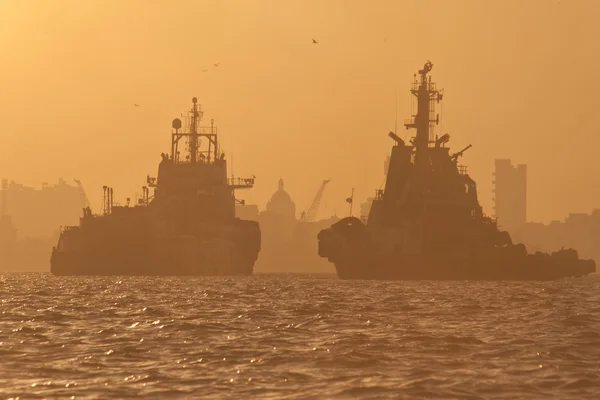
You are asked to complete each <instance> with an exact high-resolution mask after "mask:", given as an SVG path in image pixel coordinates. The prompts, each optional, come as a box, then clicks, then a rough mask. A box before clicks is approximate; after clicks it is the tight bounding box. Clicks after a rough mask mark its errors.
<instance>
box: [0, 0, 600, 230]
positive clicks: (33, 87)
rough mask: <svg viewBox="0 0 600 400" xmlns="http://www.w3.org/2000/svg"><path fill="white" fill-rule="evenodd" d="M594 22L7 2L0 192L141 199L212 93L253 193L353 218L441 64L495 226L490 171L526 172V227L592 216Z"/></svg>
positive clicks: (103, 1)
mask: <svg viewBox="0 0 600 400" xmlns="http://www.w3.org/2000/svg"><path fill="white" fill-rule="evenodd" d="M599 15H600V2H598V1H595V0H562V1H560V0H528V1H522V0H502V1H496V0H485V1H483V0H481V1H480V0H437V1H436V0H428V1H416V0H404V1H402V0H387V1H384V0H378V1H369V2H367V1H362V0H357V1H349V0H348V1H341V0H340V1H337V0H327V1H323V0H297V1H296V0H286V1H281V0H272V1H267V0H262V1H258V0H255V1H252V0H246V1H244V0H238V1H231V0H230V1H227V0H214V1H209V0H205V1H202V0H195V1H194V0H176V1H166V0H85V1H81V0H53V1H36V0H0V53H1V54H2V56H1V57H0V176H3V177H7V178H10V179H14V180H16V181H19V182H21V183H24V184H27V185H39V184H40V183H41V182H42V181H49V182H54V181H56V179H57V178H59V177H63V178H64V179H66V180H71V179H72V178H78V179H81V180H82V181H83V183H84V186H85V187H86V190H87V193H88V197H89V198H90V201H91V202H92V205H98V204H99V203H100V201H99V200H100V197H101V195H102V189H101V186H102V185H105V184H107V185H111V186H113V187H114V189H115V197H116V198H117V200H119V198H122V199H121V200H123V199H124V198H125V197H129V196H133V195H134V193H136V192H138V193H139V192H140V189H139V188H140V187H141V186H142V185H143V184H144V183H145V177H146V174H148V173H150V174H155V173H156V169H157V164H158V162H159V160H160V153H161V152H166V151H168V150H169V140H170V136H169V135H170V132H171V130H170V124H171V120H172V119H173V118H175V117H178V116H179V115H180V113H181V112H182V111H184V110H186V109H187V108H189V106H190V100H191V98H192V97H193V96H197V97H198V99H199V101H200V102H201V103H202V104H203V107H204V111H205V117H206V120H207V122H208V120H210V118H214V119H215V120H216V123H217V125H218V126H219V130H220V133H221V142H222V146H223V148H224V150H225V152H226V154H227V156H228V158H229V159H230V160H231V155H232V154H233V161H234V172H235V174H236V175H238V174H239V175H250V174H255V175H256V176H257V184H256V187H255V188H254V189H252V190H250V191H246V192H240V193H238V197H240V198H245V199H246V201H247V202H250V203H256V204H258V205H259V206H260V207H264V204H265V203H266V201H267V200H268V198H269V196H270V195H271V193H272V192H273V191H274V190H275V189H276V187H277V180H278V179H279V178H280V177H283V178H284V180H285V182H286V189H287V190H288V192H289V193H290V194H291V195H292V197H293V198H294V199H295V201H296V205H297V208H298V209H299V210H303V209H306V208H308V206H309V205H310V202H311V201H312V198H313V197H314V195H315V193H316V191H317V189H318V187H319V184H320V182H321V181H322V180H323V179H332V181H331V184H330V186H329V188H328V192H327V193H326V194H325V198H324V200H323V203H322V207H323V210H322V212H321V214H320V215H321V216H325V215H327V214H331V213H333V212H334V211H335V212H337V214H338V215H345V214H346V213H347V212H348V210H347V205H346V204H345V203H344V198H345V197H347V196H348V195H349V194H350V191H351V188H352V187H354V188H356V199H357V200H361V201H362V200H364V199H365V198H366V197H367V196H370V195H372V193H373V192H374V190H375V189H377V188H379V187H380V186H381V184H382V182H383V178H384V177H383V162H384V158H385V156H386V154H387V153H388V152H389V150H390V146H391V145H392V141H391V140H390V139H389V138H388V137H387V136H386V135H387V133H388V132H389V131H390V130H393V128H394V121H395V101H396V100H395V98H396V93H398V119H399V121H400V125H401V123H402V121H403V120H404V119H405V118H407V117H408V116H409V114H410V94H409V92H408V89H409V85H410V83H411V80H412V75H413V73H414V72H416V71H417V70H418V69H419V68H420V67H422V65H423V63H424V62H425V61H426V60H428V59H429V60H431V61H432V62H433V63H434V69H433V79H434V81H436V82H437V83H438V86H439V87H443V88H444V89H445V101H444V106H443V131H444V132H449V133H450V134H451V136H452V142H451V145H452V146H453V148H455V149H456V150H460V149H461V148H463V147H465V146H466V145H467V144H472V145H473V148H472V149H471V150H469V151H468V152H467V153H466V154H465V156H464V158H463V159H462V162H463V163H465V164H467V165H468V166H469V172H470V174H471V176H472V177H473V178H474V179H475V180H476V181H477V182H478V186H479V196H480V199H481V202H482V204H483V206H484V209H485V210H486V211H487V212H488V213H490V214H491V213H492V209H491V205H492V183H491V181H492V170H493V160H494V159H495V158H511V159H513V161H514V162H515V163H525V164H528V169H529V171H528V183H529V188H528V196H529V203H528V214H529V215H528V219H529V220H533V221H549V220H552V219H562V218H564V217H565V216H566V215H567V214H568V213H569V212H589V211H591V209H593V208H595V207H600V190H599V189H598V185H597V183H598V176H599V175H600V163H598V162H596V159H597V152H598V148H597V147H598V145H600V139H599V138H598V136H599V135H600V130H599V129H598V128H597V127H598V123H597V121H596V119H595V116H596V111H597V109H598V105H599V103H600V100H598V93H599V92H600V90H599V89H600V67H599V64H598V62H599V61H600V41H599V40H598V38H599V37H600V24H599V23H598V21H597V19H598V16H599ZM312 38H316V39H317V40H318V41H319V44H318V45H313V44H312V43H311V39H312ZM213 63H220V65H219V66H218V67H217V68H215V67H213ZM203 69H208V71H207V72H206V73H203V72H201V71H202V70H203ZM134 103H137V104H139V105H140V107H139V108H138V107H134V106H133V104H134ZM399 133H400V136H404V135H405V134H406V132H405V131H400V132H399Z"/></svg>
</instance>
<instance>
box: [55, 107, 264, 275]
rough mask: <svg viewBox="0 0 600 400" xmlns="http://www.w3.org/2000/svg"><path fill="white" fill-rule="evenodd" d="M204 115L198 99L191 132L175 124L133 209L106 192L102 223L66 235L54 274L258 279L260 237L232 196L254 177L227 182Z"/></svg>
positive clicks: (91, 221)
mask: <svg viewBox="0 0 600 400" xmlns="http://www.w3.org/2000/svg"><path fill="white" fill-rule="evenodd" d="M202 115H203V113H202V110H201V108H200V106H199V105H198V103H197V99H196V98H194V99H193V106H192V109H191V110H190V111H189V112H188V113H187V115H186V118H185V122H186V124H185V125H186V126H185V127H182V125H183V124H182V121H181V120H180V119H175V120H173V125H172V127H173V132H172V134H171V153H170V154H164V153H163V154H161V156H162V160H161V161H160V164H159V166H158V175H157V177H156V178H152V177H150V176H148V178H147V185H146V186H144V187H142V193H143V195H142V197H141V198H140V199H136V200H137V201H136V202H135V204H130V200H129V199H128V200H127V203H126V204H125V205H117V204H115V203H114V201H113V190H112V188H110V187H104V201H103V211H102V213H101V214H100V215H93V214H92V212H91V210H90V208H89V207H86V208H85V209H84V210H83V216H82V217H81V219H80V223H79V226H68V227H63V228H62V229H61V233H60V237H59V239H58V244H57V245H56V247H54V249H53V251H52V256H51V260H50V269H51V271H52V273H53V274H55V275H251V274H252V271H253V267H254V263H255V261H256V259H257V257H258V253H259V251H260V244H261V235H260V229H259V226H258V223H257V222H255V221H246V220H242V219H239V218H236V217H235V204H236V202H238V200H236V199H235V196H234V191H235V190H236V189H244V188H251V187H252V186H253V185H254V177H251V178H245V179H242V178H237V179H236V178H233V177H231V178H228V176H227V163H226V160H225V155H224V153H221V149H220V146H219V141H218V136H217V128H216V126H214V124H213V122H212V121H211V125H210V126H200V121H201V119H202ZM182 139H183V140H182ZM151 189H153V194H152V195H151V194H150V190H151Z"/></svg>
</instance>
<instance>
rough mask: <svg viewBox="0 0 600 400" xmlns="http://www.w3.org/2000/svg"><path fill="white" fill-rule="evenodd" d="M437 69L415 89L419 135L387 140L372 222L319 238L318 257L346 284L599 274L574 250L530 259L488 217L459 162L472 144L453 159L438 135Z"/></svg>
mask: <svg viewBox="0 0 600 400" xmlns="http://www.w3.org/2000/svg"><path fill="white" fill-rule="evenodd" d="M432 67H433V64H432V63H431V62H427V63H425V65H424V67H423V69H421V70H420V71H419V73H418V74H415V78H414V81H413V84H412V86H411V89H410V92H411V94H413V95H414V98H416V103H417V105H416V106H417V107H416V109H417V113H416V114H415V115H412V116H411V118H410V119H408V120H407V122H406V123H405V127H406V128H407V129H415V130H416V135H415V136H414V137H413V138H412V139H411V140H410V142H405V141H404V140H403V139H402V138H400V137H399V136H398V135H397V134H396V132H390V133H389V136H390V137H391V139H393V141H394V142H395V144H394V145H393V147H392V152H391V155H390V158H389V164H388V166H387V178H386V183H385V188H384V189H380V190H377V191H376V195H375V197H374V199H373V201H372V203H371V208H370V211H369V215H368V217H367V218H366V220H364V221H363V220H361V219H358V218H353V217H348V218H345V219H342V220H340V221H339V222H337V223H335V224H333V225H332V226H331V227H330V228H327V229H324V230H322V231H321V232H319V234H318V236H317V240H318V246H319V247H318V253H319V255H320V256H321V257H325V258H327V259H328V260H329V261H330V262H332V263H333V264H334V265H335V268H336V271H337V274H338V276H339V277H340V278H344V279H399V280H403V279H406V280H412V279H416V280H421V279H432V280H551V279H560V278H564V277H578V276H582V275H587V274H591V273H594V272H595V270H596V265H595V262H594V261H593V260H582V259H580V258H579V257H578V255H577V251H576V250H574V249H560V250H558V251H555V252H553V253H550V254H547V253H540V252H536V253H534V254H528V252H527V249H526V248H525V246H524V245H523V244H521V243H513V241H512V238H511V237H510V235H509V234H508V232H506V231H502V230H501V229H500V227H499V226H498V221H497V220H496V219H494V218H491V217H488V216H486V215H485V214H484V213H483V209H482V207H481V206H480V204H479V201H478V198H477V185H476V183H475V181H474V180H473V179H472V178H471V177H470V176H469V174H468V173H467V168H466V166H464V165H460V164H459V163H458V161H459V159H460V158H461V157H462V156H463V154H464V153H465V151H467V150H468V149H469V148H470V147H471V145H468V146H466V147H465V148H463V149H462V150H460V151H458V152H456V153H451V152H450V148H449V147H447V143H448V142H449V140H450V135H449V134H448V133H444V134H442V135H435V134H434V128H435V126H436V125H437V124H438V123H439V115H438V114H436V113H435V105H436V104H437V103H438V102H440V101H441V100H442V95H443V91H442V90H438V89H437V87H436V85H435V83H433V82H432V81H431V77H430V76H429V72H430V71H431V69H432ZM349 200H350V203H351V201H352V199H349Z"/></svg>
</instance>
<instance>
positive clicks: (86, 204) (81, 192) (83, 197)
mask: <svg viewBox="0 0 600 400" xmlns="http://www.w3.org/2000/svg"><path fill="white" fill-rule="evenodd" d="M73 181H75V183H76V184H77V187H78V188H79V196H81V202H82V203H83V207H89V206H90V202H89V200H88V198H87V195H86V194H85V190H83V185H82V184H81V181H80V180H79V179H73Z"/></svg>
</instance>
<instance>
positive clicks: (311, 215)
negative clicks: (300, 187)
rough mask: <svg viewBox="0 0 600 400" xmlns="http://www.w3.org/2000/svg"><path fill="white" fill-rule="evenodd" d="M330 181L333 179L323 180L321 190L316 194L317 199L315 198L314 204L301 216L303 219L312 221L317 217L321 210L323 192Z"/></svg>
mask: <svg viewBox="0 0 600 400" xmlns="http://www.w3.org/2000/svg"><path fill="white" fill-rule="evenodd" d="M330 181H331V180H330V179H326V180H324V181H323V183H322V184H321V187H320V188H319V191H318V192H317V195H316V196H315V199H314V200H313V202H312V204H311V205H310V207H309V208H308V211H306V212H303V213H302V216H301V217H300V220H301V221H303V222H312V221H314V220H315V219H316V218H317V212H318V211H319V205H320V204H321V198H323V192H324V191H325V187H326V186H327V184H328V183H329V182H330Z"/></svg>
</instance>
